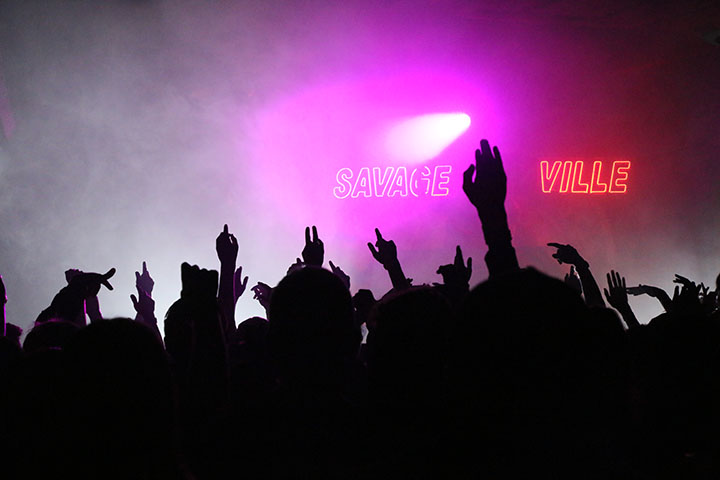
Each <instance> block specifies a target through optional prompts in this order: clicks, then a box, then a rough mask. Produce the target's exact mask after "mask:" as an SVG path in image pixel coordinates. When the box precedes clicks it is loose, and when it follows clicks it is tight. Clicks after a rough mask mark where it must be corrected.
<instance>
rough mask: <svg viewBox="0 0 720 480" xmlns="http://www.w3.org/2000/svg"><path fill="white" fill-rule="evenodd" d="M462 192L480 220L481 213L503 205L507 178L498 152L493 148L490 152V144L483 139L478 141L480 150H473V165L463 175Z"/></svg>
mask: <svg viewBox="0 0 720 480" xmlns="http://www.w3.org/2000/svg"><path fill="white" fill-rule="evenodd" d="M473 174H474V178H473ZM463 191H464V192H465V195H467V197H468V200H470V203H472V204H473V205H475V208H477V210H478V213H480V217H481V218H482V216H483V215H482V213H483V212H485V211H487V210H489V209H493V208H497V207H503V206H504V204H505V197H506V196H507V177H506V176H505V168H504V167H503V164H502V158H500V150H498V148H497V147H493V149H492V151H490V143H489V142H488V141H487V140H485V139H483V140H481V141H480V148H479V149H478V150H475V165H472V164H471V165H470V166H469V167H468V168H467V170H465V173H463Z"/></svg>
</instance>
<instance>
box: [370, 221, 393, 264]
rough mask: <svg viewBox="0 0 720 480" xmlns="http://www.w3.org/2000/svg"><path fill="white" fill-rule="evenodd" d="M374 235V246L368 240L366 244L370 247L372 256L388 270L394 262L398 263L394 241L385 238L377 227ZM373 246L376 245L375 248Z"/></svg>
mask: <svg viewBox="0 0 720 480" xmlns="http://www.w3.org/2000/svg"><path fill="white" fill-rule="evenodd" d="M375 236H376V237H377V240H376V241H375V246H373V244H372V243H370V242H368V244H367V246H368V248H369V249H370V253H372V256H373V258H374V259H375V260H377V261H378V262H379V263H380V264H381V265H382V266H383V267H385V270H389V269H390V268H392V267H393V266H395V264H398V263H399V262H398V257H397V247H396V246H395V242H393V241H392V240H385V239H384V238H383V237H382V234H381V233H380V229H378V228H376V229H375ZM375 247H377V249H376V248H375Z"/></svg>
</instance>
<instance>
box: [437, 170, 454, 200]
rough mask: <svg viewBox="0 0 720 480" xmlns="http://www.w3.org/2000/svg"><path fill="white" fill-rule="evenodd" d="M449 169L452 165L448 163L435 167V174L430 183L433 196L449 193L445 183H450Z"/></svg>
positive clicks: (442, 195)
mask: <svg viewBox="0 0 720 480" xmlns="http://www.w3.org/2000/svg"><path fill="white" fill-rule="evenodd" d="M451 171H452V167H451V166H450V165H438V166H436V167H435V176H434V177H433V185H432V196H433V197H444V196H446V195H447V194H448V193H450V191H449V190H448V188H447V186H446V185H447V184H448V183H450V172H451Z"/></svg>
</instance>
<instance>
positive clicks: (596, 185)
mask: <svg viewBox="0 0 720 480" xmlns="http://www.w3.org/2000/svg"><path fill="white" fill-rule="evenodd" d="M601 173H602V162H601V161H599V160H598V161H596V162H593V171H592V179H591V180H590V193H605V192H607V188H608V186H607V183H601V182H600V174H601Z"/></svg>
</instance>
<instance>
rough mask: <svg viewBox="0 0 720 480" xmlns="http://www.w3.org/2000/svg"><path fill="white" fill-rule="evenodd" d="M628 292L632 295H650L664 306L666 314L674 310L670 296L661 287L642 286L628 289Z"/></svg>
mask: <svg viewBox="0 0 720 480" xmlns="http://www.w3.org/2000/svg"><path fill="white" fill-rule="evenodd" d="M626 291H627V293H629V294H630V295H648V296H650V297H653V298H656V299H658V301H659V302H660V303H661V304H662V306H663V308H664V309H665V311H666V312H669V311H670V310H672V300H670V296H669V295H668V294H667V292H666V291H665V290H663V289H662V288H660V287H653V286H652V285H642V284H640V285H638V286H637V287H627V288H626Z"/></svg>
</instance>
